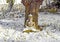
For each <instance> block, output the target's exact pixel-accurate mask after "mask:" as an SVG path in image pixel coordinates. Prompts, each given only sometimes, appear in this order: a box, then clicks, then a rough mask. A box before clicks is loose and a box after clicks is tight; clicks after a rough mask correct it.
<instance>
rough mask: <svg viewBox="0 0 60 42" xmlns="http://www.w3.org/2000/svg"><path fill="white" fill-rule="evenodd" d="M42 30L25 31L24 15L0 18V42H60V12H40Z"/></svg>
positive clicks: (39, 18) (39, 20) (39, 21)
mask: <svg viewBox="0 0 60 42" xmlns="http://www.w3.org/2000/svg"><path fill="white" fill-rule="evenodd" d="M38 23H39V25H40V26H41V27H43V30H42V31H40V32H36V33H34V32H31V33H23V29H24V15H22V14H21V15H20V18H5V19H0V42H60V14H53V13H45V12H41V13H39V17H38Z"/></svg>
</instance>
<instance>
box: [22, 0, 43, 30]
mask: <svg viewBox="0 0 60 42" xmlns="http://www.w3.org/2000/svg"><path fill="white" fill-rule="evenodd" d="M42 1H43V0H22V3H23V5H24V6H25V24H24V25H26V21H27V19H28V15H29V14H32V16H33V21H34V22H35V28H36V29H39V26H38V11H39V7H40V5H41V4H42Z"/></svg>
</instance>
